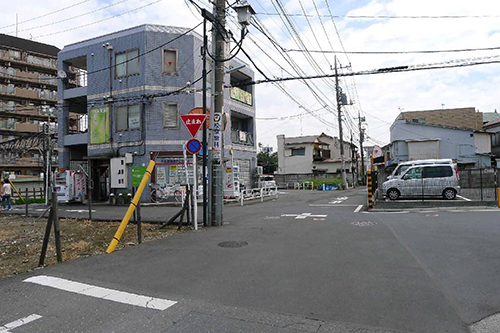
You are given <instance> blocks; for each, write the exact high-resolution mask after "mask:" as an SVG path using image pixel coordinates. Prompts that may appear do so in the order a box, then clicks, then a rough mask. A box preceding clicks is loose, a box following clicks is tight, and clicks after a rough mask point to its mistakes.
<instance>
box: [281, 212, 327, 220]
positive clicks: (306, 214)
mask: <svg viewBox="0 0 500 333" xmlns="http://www.w3.org/2000/svg"><path fill="white" fill-rule="evenodd" d="M311 214H312V213H302V214H281V216H288V217H295V219H296V220H303V219H305V218H308V217H327V216H328V215H311Z"/></svg>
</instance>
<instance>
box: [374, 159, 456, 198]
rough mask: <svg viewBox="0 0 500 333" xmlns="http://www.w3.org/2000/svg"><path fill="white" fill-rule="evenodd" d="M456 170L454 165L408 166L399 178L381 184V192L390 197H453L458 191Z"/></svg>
mask: <svg viewBox="0 0 500 333" xmlns="http://www.w3.org/2000/svg"><path fill="white" fill-rule="evenodd" d="M458 180H459V179H458V171H457V168H456V167H455V166H454V165H450V164H432V165H417V166H413V167H410V168H409V169H408V171H406V172H405V173H404V174H403V176H402V177H401V178H395V179H392V180H389V181H386V182H385V183H384V184H382V193H384V195H385V196H386V197H387V198H389V199H391V200H397V199H399V197H410V198H411V197H421V198H424V197H440V196H442V197H443V198H445V199H447V200H453V199H455V197H456V195H457V194H458V193H459V192H460V186H459V185H458Z"/></svg>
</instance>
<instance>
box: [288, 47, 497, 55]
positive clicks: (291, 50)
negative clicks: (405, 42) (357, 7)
mask: <svg viewBox="0 0 500 333" xmlns="http://www.w3.org/2000/svg"><path fill="white" fill-rule="evenodd" d="M492 50H500V47H498V46H497V47H481V48H466V49H449V50H411V51H325V50H299V49H283V51H284V52H311V53H347V54H412V53H424V54H425V53H456V52H472V51H492Z"/></svg>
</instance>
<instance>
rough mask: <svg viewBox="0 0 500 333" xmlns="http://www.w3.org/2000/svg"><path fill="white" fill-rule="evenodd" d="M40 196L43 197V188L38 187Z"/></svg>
mask: <svg viewBox="0 0 500 333" xmlns="http://www.w3.org/2000/svg"><path fill="white" fill-rule="evenodd" d="M40 198H43V189H42V188H41V187H40Z"/></svg>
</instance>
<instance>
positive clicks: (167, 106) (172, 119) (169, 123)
mask: <svg viewBox="0 0 500 333" xmlns="http://www.w3.org/2000/svg"><path fill="white" fill-rule="evenodd" d="M163 128H172V129H178V128H179V108H178V105H177V104H175V103H168V102H163Z"/></svg>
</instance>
